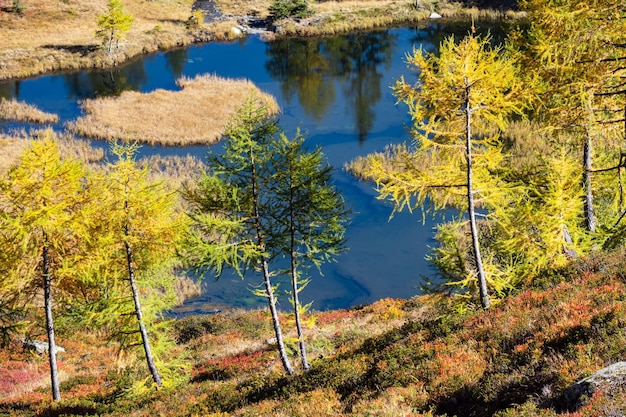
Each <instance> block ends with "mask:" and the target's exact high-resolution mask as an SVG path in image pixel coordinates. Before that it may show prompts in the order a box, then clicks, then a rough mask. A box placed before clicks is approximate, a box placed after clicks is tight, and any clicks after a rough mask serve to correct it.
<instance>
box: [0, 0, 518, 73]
mask: <svg viewBox="0 0 626 417" xmlns="http://www.w3.org/2000/svg"><path fill="white" fill-rule="evenodd" d="M341 4H343V3H341ZM363 4H368V3H367V2H365V3H363ZM390 4H391V5H388V6H386V7H382V8H376V7H374V8H365V7H364V6H360V4H359V5H358V6H353V7H350V8H346V9H345V10H344V9H339V10H336V11H320V12H318V11H316V13H315V14H314V15H313V17H312V18H308V19H297V20H294V19H287V20H284V21H281V22H280V23H281V25H280V27H279V30H275V31H264V32H262V33H259V31H258V30H254V29H252V30H250V31H249V33H250V34H257V35H258V36H262V37H263V38H265V39H267V40H270V41H271V40H276V39H280V38H285V37H302V38H306V37H312V36H325V35H334V34H341V33H350V32H358V31H363V30H375V29H383V28H392V27H398V26H402V25H409V24H418V23H422V22H425V21H429V20H431V19H430V15H431V11H430V8H429V9H426V7H427V6H422V8H420V9H416V8H414V7H411V6H410V5H411V4H412V2H407V1H401V2H396V1H395V0H392V1H391V3H390ZM218 6H219V5H218ZM369 6H371V5H369ZM369 6H368V7H369ZM440 7H441V9H438V10H439V11H438V13H439V15H440V16H442V17H441V19H439V20H440V21H442V22H450V21H455V20H466V19H468V18H475V19H486V20H490V19H491V20H514V19H519V18H521V17H523V14H522V13H521V12H518V11H514V10H510V9H502V10H496V9H494V10H491V9H481V10H479V9H476V8H460V7H452V6H447V5H446V4H445V3H443V6H440ZM266 13H267V11H264V12H263V13H261V16H263V15H264V14H266ZM8 15H9V13H7V12H6V11H4V12H2V11H0V18H5V19H6V18H7V16H8ZM364 16H365V17H364ZM27 18H28V17H20V19H27ZM9 19H11V17H9ZM33 19H36V18H33ZM137 20H139V19H137ZM249 20H250V16H249V15H243V14H242V15H232V14H224V15H223V16H222V18H220V19H218V20H212V21H210V22H207V23H205V24H203V25H202V26H200V27H198V28H193V29H192V28H187V27H186V26H185V22H184V21H176V22H174V23H175V25H174V26H173V27H172V28H166V27H165V25H163V26H161V25H159V24H157V25H156V26H154V29H151V30H147V31H146V30H144V31H143V33H140V34H133V33H130V34H129V36H128V40H127V41H126V42H125V43H124V44H123V48H121V49H120V50H119V51H118V52H116V53H115V54H112V55H110V56H109V55H107V54H106V53H105V52H104V51H103V50H102V49H101V48H99V47H98V45H97V44H93V43H92V41H93V40H89V41H87V39H88V38H87V37H86V35H85V34H82V35H81V39H69V40H68V41H67V42H64V41H65V40H51V42H50V43H48V44H45V45H39V44H37V43H31V45H28V46H27V47H24V48H13V49H11V45H8V46H7V49H4V50H2V49H0V81H14V80H22V79H26V78H31V77H35V76H40V75H48V74H54V73H60V72H66V71H79V70H89V69H98V70H106V69H111V68H115V67H117V66H119V65H122V64H124V63H126V62H129V61H131V60H133V59H136V58H138V57H140V56H145V55H149V54H152V53H155V52H165V51H169V50H174V49H177V48H181V47H186V46H190V45H200V44H205V43H210V42H220V41H231V42H234V41H237V40H238V39H241V38H242V37H245V36H249V34H248V33H246V30H245V26H243V27H242V25H241V24H240V22H246V21H249ZM2 21H3V20H2V19H0V22H2ZM148 24H151V22H150V23H146V24H145V25H144V26H147V25H148ZM244 25H245V23H244ZM242 28H243V29H244V30H241V29H242ZM43 36H45V34H43Z"/></svg>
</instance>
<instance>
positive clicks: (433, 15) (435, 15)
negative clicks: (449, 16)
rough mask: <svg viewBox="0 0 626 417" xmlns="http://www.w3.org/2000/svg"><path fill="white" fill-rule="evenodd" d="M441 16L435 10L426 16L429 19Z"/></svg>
mask: <svg viewBox="0 0 626 417" xmlns="http://www.w3.org/2000/svg"><path fill="white" fill-rule="evenodd" d="M442 17H443V16H441V15H440V14H439V13H437V12H432V13H431V14H430V16H428V18H429V19H441V18H442Z"/></svg>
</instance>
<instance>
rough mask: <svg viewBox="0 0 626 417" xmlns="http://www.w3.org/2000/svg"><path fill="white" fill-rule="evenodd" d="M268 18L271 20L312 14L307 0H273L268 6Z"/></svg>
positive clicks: (303, 16)
mask: <svg viewBox="0 0 626 417" xmlns="http://www.w3.org/2000/svg"><path fill="white" fill-rule="evenodd" d="M269 12H270V18H271V19H272V20H273V21H277V20H281V19H286V18H288V17H297V18H300V19H302V18H305V17H308V16H310V15H312V14H313V11H312V10H311V9H310V8H309V2H308V1H307V0H274V2H273V3H272V4H271V6H270V7H269Z"/></svg>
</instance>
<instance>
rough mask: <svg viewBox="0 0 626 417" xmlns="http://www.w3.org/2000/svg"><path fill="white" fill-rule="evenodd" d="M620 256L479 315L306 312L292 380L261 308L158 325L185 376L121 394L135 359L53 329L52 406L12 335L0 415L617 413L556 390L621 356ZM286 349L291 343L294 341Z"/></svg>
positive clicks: (611, 400)
mask: <svg viewBox="0 0 626 417" xmlns="http://www.w3.org/2000/svg"><path fill="white" fill-rule="evenodd" d="M624 259H625V254H624V253H623V252H621V251H619V252H615V253H612V254H607V255H598V256H595V257H592V258H589V259H586V260H581V261H577V262H575V263H573V264H572V265H570V266H568V267H567V268H564V269H562V270H560V271H558V273H552V274H551V275H550V276H549V277H548V276H545V277H544V278H543V279H541V280H537V281H535V282H533V283H529V284H528V285H527V286H525V287H524V288H520V290H519V292H518V293H517V294H516V295H515V296H512V297H510V298H508V299H506V300H503V301H502V302H500V303H499V304H498V305H497V306H495V307H493V308H492V309H490V310H488V311H465V312H464V313H461V312H459V311H458V310H457V307H458V306H457V305H455V304H454V303H453V302H451V301H452V300H451V299H449V298H448V297H446V296H432V295H429V296H421V297H416V298H413V299H410V300H392V299H384V300H380V301H378V302H376V303H374V304H372V305H368V306H359V307H355V308H352V309H347V310H334V311H326V312H310V313H309V314H307V315H306V316H305V320H306V332H307V334H308V340H309V344H308V345H309V359H310V362H311V369H310V370H309V371H308V372H306V373H304V372H302V371H300V370H298V372H297V373H296V375H295V376H293V377H286V376H284V374H283V372H282V365H281V363H280V361H279V359H278V358H277V357H276V355H275V353H274V352H273V350H274V347H273V346H272V345H270V344H268V343H267V342H266V340H268V339H269V338H271V337H272V334H273V331H272V328H271V326H270V323H269V321H268V314H269V313H268V312H267V311H265V310H253V311H238V310H233V311H223V312H222V313H220V314H216V315H206V316H194V317H187V318H184V319H180V320H178V321H177V323H176V324H175V326H174V327H173V328H172V329H171V330H170V331H171V332H172V337H173V338H175V339H176V340H177V348H176V349H177V351H179V352H185V353H186V354H187V356H188V357H189V360H190V363H191V371H190V374H189V376H188V378H189V380H188V382H186V383H185V384H184V385H183V386H180V387H178V388H172V389H162V390H159V391H153V392H150V393H147V394H145V395H143V396H142V397H141V398H139V399H138V398H135V397H132V396H131V397H129V396H128V395H127V394H124V389H125V387H126V386H127V384H128V383H129V376H130V375H132V374H134V372H135V371H134V370H133V368H134V367H141V366H142V365H141V364H140V363H138V362H136V361H137V359H136V358H133V357H132V356H128V355H121V356H120V355H118V354H117V353H116V349H115V344H114V343H106V342H105V341H104V340H102V338H101V337H100V334H99V333H97V332H91V331H87V332H83V333H82V334H81V335H80V337H76V335H72V334H71V333H68V334H66V335H62V336H60V339H59V345H60V346H63V347H64V348H65V349H66V351H65V353H63V354H60V358H61V361H62V362H61V368H60V369H61V372H62V375H63V382H62V384H61V388H62V390H63V393H64V395H65V399H64V400H63V401H62V402H60V403H58V404H51V402H50V400H49V399H48V397H49V388H46V387H45V382H46V381H44V380H45V379H46V378H47V375H46V368H47V367H46V364H45V363H44V360H43V358H42V357H39V356H37V355H33V354H32V353H28V352H24V351H22V350H21V349H20V347H19V346H17V345H16V344H12V345H10V346H9V347H8V348H4V349H2V350H0V358H2V360H0V369H1V370H2V372H0V375H2V376H1V377H0V397H2V399H1V400H0V414H1V415H6V416H24V417H26V416H39V415H107V416H153V415H155V414H160V415H203V416H230V415H232V416H289V417H292V416H311V417H319V416H329V417H330V416H349V415H357V416H367V415H372V416H380V417H383V416H388V417H397V416H442V415H444V413H445V415H448V416H453V415H457V416H459V417H463V416H491V415H497V416H500V417H514V416H515V417H518V416H544V417H556V416H562V417H591V416H597V415H602V416H611V415H621V414H623V413H624V412H626V401H625V399H626V395H625V394H626V392H624V388H623V386H614V387H605V388H604V389H603V390H599V391H596V392H595V393H589V394H588V398H587V399H586V400H582V401H581V402H580V403H576V402H573V403H572V402H568V401H567V400H566V398H565V397H564V395H563V393H564V391H565V390H566V388H568V387H569V386H570V385H571V384H573V383H575V382H576V381H578V380H580V379H581V378H582V377H584V376H587V375H589V374H591V373H592V372H594V371H596V370H597V369H598V368H600V367H602V366H605V365H608V364H610V363H613V362H615V361H616V360H619V358H623V357H624V355H625V354H626V351H625V349H626V348H625V346H626V343H625V341H626V340H625V338H626V332H625V331H624V323H625V322H626V309H625V308H624V306H625V303H624V301H626V300H624V296H625V294H626V282H625V281H624V274H623V270H624V268H626V265H625V264H624ZM280 319H281V323H283V324H284V325H286V324H287V323H289V322H290V321H291V320H292V318H291V317H290V316H289V315H287V314H284V313H281V315H280ZM287 336H288V337H289V338H290V340H294V339H295V334H294V333H287ZM288 348H289V349H290V352H291V354H294V353H295V352H296V349H297V348H296V346H295V344H294V342H290V343H289V345H288ZM25 365H26V366H25ZM143 366H145V365H143ZM48 384H49V382H48Z"/></svg>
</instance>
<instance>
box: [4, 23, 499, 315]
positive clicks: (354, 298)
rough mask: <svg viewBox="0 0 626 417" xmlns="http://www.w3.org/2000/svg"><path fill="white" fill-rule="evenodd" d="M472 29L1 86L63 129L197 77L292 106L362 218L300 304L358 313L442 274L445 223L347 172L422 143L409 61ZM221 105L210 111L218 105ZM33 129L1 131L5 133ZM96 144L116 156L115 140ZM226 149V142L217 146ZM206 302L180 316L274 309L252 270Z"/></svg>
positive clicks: (281, 46)
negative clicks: (129, 95)
mask: <svg viewBox="0 0 626 417" xmlns="http://www.w3.org/2000/svg"><path fill="white" fill-rule="evenodd" d="M471 25H472V23H471V22H454V23H451V22H445V21H443V20H436V21H435V20H433V21H425V22H423V23H421V24H419V25H418V26H415V27H400V28H388V29H384V30H376V31H370V32H357V33H350V34H346V35H337V36H329V37H319V38H307V39H297V38H290V39H279V40H276V41H272V42H266V41H263V40H261V39H260V38H259V36H256V35H250V36H247V37H245V38H243V39H241V40H239V41H237V42H234V43H216V42H214V43H207V44H201V45H194V46H191V47H188V48H185V49H177V50H171V51H167V52H160V53H156V54H152V55H147V56H143V57H140V58H138V59H134V60H132V61H130V62H128V63H126V64H124V65H123V66H119V67H116V68H115V69H112V70H107V71H80V72H67V73H56V74H51V75H44V76H40V77H35V78H30V79H24V80H13V81H7V82H0V97H5V98H16V99H18V100H20V101H24V102H26V103H29V104H32V105H34V106H36V107H38V108H39V109H41V110H43V111H46V112H50V113H55V114H58V115H59V119H60V120H59V122H58V123H57V124H56V125H54V126H53V128H54V129H57V130H62V129H63V125H64V123H66V122H68V121H71V120H74V119H76V118H77V117H78V116H80V114H81V109H80V106H79V103H80V101H81V100H83V99H86V98H93V97H98V96H106V95H112V94H119V93H120V92H121V91H124V90H137V91H141V92H149V91H153V90H155V89H159V88H160V89H166V90H176V89H178V87H177V86H176V83H175V81H176V79H178V78H180V77H182V76H187V77H191V78H193V77H195V76H196V75H198V74H216V75H219V76H221V77H228V78H247V79H249V80H251V81H252V82H254V83H255V84H256V85H257V86H258V87H259V88H260V89H262V90H264V91H265V92H268V93H270V94H272V95H274V96H275V97H276V99H277V101H278V103H279V105H280V107H281V110H282V111H281V114H280V115H279V120H280V126H281V127H282V128H283V129H284V130H285V132H286V133H287V135H288V136H291V137H292V136H293V134H294V133H295V131H296V129H297V128H300V130H301V131H302V132H304V133H305V134H306V138H307V139H306V140H307V145H308V146H309V147H310V148H313V147H315V146H318V145H319V146H321V147H322V150H323V152H324V155H325V156H326V158H327V160H328V162H329V163H330V164H331V166H332V167H333V169H334V170H333V181H334V185H335V186H336V187H337V188H338V189H339V191H340V192H341V193H342V195H343V197H344V198H345V200H346V202H347V204H348V206H349V207H351V209H352V215H351V223H350V225H349V227H348V230H347V234H346V237H347V242H346V246H347V248H348V250H347V252H345V253H343V254H341V255H340V256H338V257H337V259H336V262H331V263H326V264H324V265H323V267H322V270H321V271H317V270H316V269H314V268H312V269H310V270H309V271H308V272H309V276H310V278H311V282H310V284H309V285H308V286H307V287H306V288H305V289H304V290H303V291H302V293H301V294H300V299H301V301H302V302H303V303H309V302H312V308H313V309H315V310H327V309H337V308H348V307H352V306H356V305H360V304H365V303H371V302H374V301H376V300H379V299H382V298H387V297H391V298H410V297H412V296H414V295H417V294H419V293H420V291H421V288H420V287H421V286H422V284H423V283H424V282H425V281H426V280H436V271H435V270H434V269H433V268H432V266H431V265H430V264H429V262H428V261H427V260H426V259H425V256H426V255H427V254H428V253H429V252H430V248H431V247H432V246H434V245H435V243H436V242H435V241H434V228H435V225H436V224H437V223H438V222H439V221H441V217H437V218H429V217H426V218H423V216H422V215H421V213H420V212H419V211H416V212H414V213H409V212H406V211H404V212H400V213H395V214H394V215H393V217H391V214H392V211H393V207H392V205H391V204H389V203H387V202H384V201H380V200H378V199H377V192H376V190H375V189H374V185H373V184H371V183H366V182H362V181H360V180H358V179H356V178H355V177H353V176H352V175H350V174H348V173H346V172H345V171H344V169H343V166H344V164H345V163H346V162H349V161H351V160H353V159H354V158H356V157H358V156H361V155H367V154H370V153H372V152H376V151H382V150H383V149H384V148H385V146H386V145H389V144H395V143H402V142H407V143H409V142H410V141H411V138H410V135H409V133H408V127H409V126H410V123H411V120H410V117H409V116H408V114H407V110H408V109H407V107H406V106H405V105H399V104H397V103H396V98H395V97H394V96H393V92H392V89H391V86H392V85H393V84H394V83H395V81H396V80H397V79H399V78H400V77H401V76H404V77H405V79H406V80H407V81H409V82H410V81H411V80H416V79H417V78H416V74H415V73H414V72H412V71H410V70H409V69H408V68H407V65H406V54H407V53H411V52H412V51H413V48H419V47H420V45H421V46H422V47H423V49H424V50H425V51H428V52H436V49H437V47H438V45H439V44H440V42H441V41H442V40H443V39H444V38H445V37H446V36H448V35H450V34H455V36H456V37H458V38H460V37H462V36H463V35H465V34H467V33H468V31H469V30H470V29H471ZM474 25H475V26H476V28H477V30H478V31H479V32H480V33H487V32H489V33H490V34H491V36H492V37H493V39H494V42H500V41H501V40H502V37H503V36H504V29H503V28H502V27H501V26H502V25H501V24H500V23H494V22H484V23H481V22H475V23H474ZM208 105H210V103H207V106H208ZM23 127H26V128H28V126H24V125H22V124H18V123H14V122H0V129H2V131H3V132H9V131H11V130H13V129H21V128H23ZM93 146H101V147H104V148H106V147H107V144H106V143H104V142H98V141H95V142H94V143H93ZM213 146H216V147H217V150H218V151H219V146H220V145H219V144H218V145H213ZM154 153H159V154H163V155H180V156H184V155H188V154H191V155H194V156H197V157H200V158H204V156H205V155H206V153H207V147H206V146H191V147H162V146H147V145H144V146H142V147H141V148H140V150H139V157H141V156H146V155H151V154H154ZM202 283H203V293H202V295H200V296H198V297H195V298H193V299H191V300H188V301H187V302H186V303H185V304H184V305H182V306H180V307H178V308H176V309H175V310H174V311H173V312H172V313H173V314H175V315H178V316H181V315H187V314H202V313H211V312H214V311H217V310H219V309H223V308H230V307H236V308H256V307H261V306H264V305H266V300H265V299H264V298H261V297H257V296H255V295H254V294H253V293H252V290H253V289H255V288H260V285H261V283H262V278H261V277H260V276H259V275H257V274H255V273H254V271H251V272H249V273H247V274H246V276H245V278H244V279H242V278H240V277H239V276H237V275H235V274H234V273H229V272H228V271H226V272H225V273H224V274H223V275H222V276H221V277H220V278H219V279H218V280H216V279H215V277H214V276H211V275H207V276H205V277H204V279H203V281H202ZM288 289H289V285H288V284H287V283H283V284H281V285H280V287H279V294H281V296H280V300H279V308H281V309H288V308H289V307H290V302H289V297H288V296H287V295H285V294H282V293H284V292H286V291H287V290H288Z"/></svg>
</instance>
